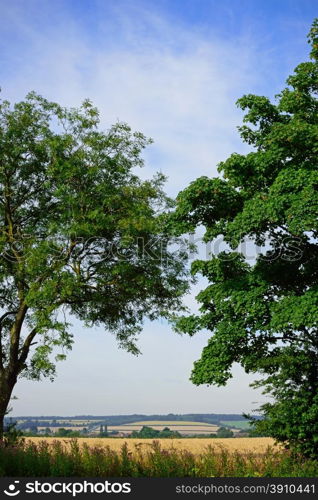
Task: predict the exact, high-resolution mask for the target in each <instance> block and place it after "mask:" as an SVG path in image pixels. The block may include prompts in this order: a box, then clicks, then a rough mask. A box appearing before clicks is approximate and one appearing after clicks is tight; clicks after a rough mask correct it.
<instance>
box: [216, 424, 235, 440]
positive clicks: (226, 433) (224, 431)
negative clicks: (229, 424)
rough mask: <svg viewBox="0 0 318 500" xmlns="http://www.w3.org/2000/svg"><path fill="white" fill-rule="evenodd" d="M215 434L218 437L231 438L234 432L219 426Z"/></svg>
mask: <svg viewBox="0 0 318 500" xmlns="http://www.w3.org/2000/svg"><path fill="white" fill-rule="evenodd" d="M216 435H217V437H218V438H231V437H233V436H234V433H233V431H231V430H230V429H227V428H226V427H219V428H218V430H217V431H216Z"/></svg>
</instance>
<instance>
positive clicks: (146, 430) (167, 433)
mask: <svg viewBox="0 0 318 500" xmlns="http://www.w3.org/2000/svg"><path fill="white" fill-rule="evenodd" d="M130 437H132V438H147V439H149V438H150V439H153V438H156V439H159V438H173V437H177V438H181V437H182V436H181V434H180V433H179V432H178V431H171V430H170V429H169V427H165V428H164V429H162V431H159V430H157V429H153V428H152V427H148V426H147V425H143V427H142V428H141V429H140V431H133V432H132V433H131V435H130Z"/></svg>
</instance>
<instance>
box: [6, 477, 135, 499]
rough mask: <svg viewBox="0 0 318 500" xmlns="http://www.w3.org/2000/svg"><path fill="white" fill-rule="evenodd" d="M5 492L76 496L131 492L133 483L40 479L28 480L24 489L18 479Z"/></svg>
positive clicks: (7, 494)
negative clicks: (50, 480) (48, 480)
mask: <svg viewBox="0 0 318 500" xmlns="http://www.w3.org/2000/svg"><path fill="white" fill-rule="evenodd" d="M3 493H4V494H5V495H6V496H7V497H11V498H12V497H16V496H18V495H20V493H26V494H50V493H51V494H52V493H53V494H58V495H60V494H69V495H72V497H74V498H75V497H76V496H77V495H80V494H83V493H84V494H89V493H94V494H105V493H112V494H118V493H121V494H123V493H131V483H126V482H125V483H119V482H112V481H103V482H101V481H100V482H90V481H87V480H84V481H81V482H79V481H78V482H64V481H55V482H43V481H39V480H34V481H28V482H27V483H26V484H25V485H24V488H23V490H22V485H21V486H20V481H18V480H16V481H13V482H12V483H11V484H9V485H8V486H7V487H6V488H5V489H4V490H3Z"/></svg>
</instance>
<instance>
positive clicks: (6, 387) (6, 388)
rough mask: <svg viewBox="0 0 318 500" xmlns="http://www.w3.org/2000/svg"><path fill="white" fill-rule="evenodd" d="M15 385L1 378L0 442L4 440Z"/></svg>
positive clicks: (3, 377)
mask: <svg viewBox="0 0 318 500" xmlns="http://www.w3.org/2000/svg"><path fill="white" fill-rule="evenodd" d="M14 385H15V383H12V384H9V383H8V381H7V379H6V377H5V376H2V377H1V376H0V441H1V440H2V439H3V432H4V417H5V415H6V414H7V412H8V407H9V403H10V399H11V394H12V391H13V387H14Z"/></svg>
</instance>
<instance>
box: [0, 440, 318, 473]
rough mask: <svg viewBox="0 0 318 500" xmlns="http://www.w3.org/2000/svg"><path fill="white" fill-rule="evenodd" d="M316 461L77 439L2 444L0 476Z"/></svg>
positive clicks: (310, 469)
mask: <svg viewBox="0 0 318 500" xmlns="http://www.w3.org/2000/svg"><path fill="white" fill-rule="evenodd" d="M317 474H318V463H317V461H314V460H309V459H307V460H304V459H303V457H301V456H299V455H292V454H291V453H289V452H287V451H277V450H276V451H274V450H273V449H270V448H269V449H268V450H267V451H266V452H265V453H264V454H261V455H260V454H253V453H246V452H245V453H242V454H241V453H238V452H236V453H231V452H229V451H227V450H225V449H222V448H220V447H219V446H215V447H213V446H209V447H208V448H207V450H206V451H205V452H204V453H201V454H199V455H194V454H193V453H191V452H189V451H187V450H176V449H175V448H173V447H171V448H169V449H168V450H167V449H162V448H161V446H160V442H159V441H153V442H152V444H151V445H150V446H149V448H146V449H142V448H141V447H136V450H135V452H134V453H131V452H130V451H129V449H128V446H127V444H124V445H123V447H122V449H121V451H120V453H117V452H115V451H113V450H111V448H110V447H109V446H92V447H90V446H88V445H87V444H83V445H82V446H80V445H79V443H78V442H77V441H76V440H71V441H70V442H69V444H68V445H65V444H62V442H61V441H54V442H53V443H50V444H49V443H48V442H45V441H42V442H40V443H39V444H34V443H31V442H24V443H22V444H20V445H19V446H18V447H4V446H3V445H1V443H0V475H2V476H9V477H108V478H109V477H253V476H256V477H257V476H262V477H317Z"/></svg>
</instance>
